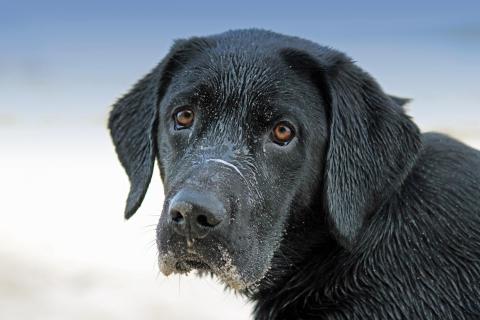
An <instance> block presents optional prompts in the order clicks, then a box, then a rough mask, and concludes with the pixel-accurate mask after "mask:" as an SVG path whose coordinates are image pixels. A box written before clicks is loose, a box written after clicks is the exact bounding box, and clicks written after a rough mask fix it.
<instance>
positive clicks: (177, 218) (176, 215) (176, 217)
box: [170, 210, 185, 224]
mask: <svg viewBox="0 0 480 320" xmlns="http://www.w3.org/2000/svg"><path fill="white" fill-rule="evenodd" d="M170 216H171V217H172V221H173V222H175V223H178V224H180V223H183V222H184V220H185V218H184V216H183V214H182V213H181V212H180V211H178V210H171V211H170Z"/></svg>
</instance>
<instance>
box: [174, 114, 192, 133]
mask: <svg viewBox="0 0 480 320" xmlns="http://www.w3.org/2000/svg"><path fill="white" fill-rule="evenodd" d="M194 118H195V114H194V113H193V111H192V110H191V109H182V110H180V111H178V112H177V113H175V115H174V116H173V119H174V120H175V130H181V129H186V128H189V127H191V126H192V124H193V120H194Z"/></svg>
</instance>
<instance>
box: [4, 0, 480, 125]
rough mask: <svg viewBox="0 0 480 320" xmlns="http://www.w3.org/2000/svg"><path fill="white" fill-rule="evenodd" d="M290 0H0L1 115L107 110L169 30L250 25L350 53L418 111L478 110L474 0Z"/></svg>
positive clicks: (83, 115)
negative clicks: (456, 104) (408, 99)
mask: <svg viewBox="0 0 480 320" xmlns="http://www.w3.org/2000/svg"><path fill="white" fill-rule="evenodd" d="M285 3H287V2H285ZM285 3H282V2H280V1H276V2H273V1H241V2H240V1H236V2H232V1H230V2H227V1H169V2H162V1H156V2H153V1H152V2H141V1H139V2H135V3H133V2H130V3H124V2H120V1H102V2H100V1H98V2H97V1H95V2H94V1H76V2H71V1H35V2H33V1H10V2H3V1H2V2H0V39H1V42H0V43H1V50H0V117H2V116H3V117H4V118H5V117H6V118H13V119H15V121H20V122H21V121H27V120H28V121H37V120H39V119H40V120H42V119H48V120H49V121H50V120H52V119H56V118H65V119H68V120H72V121H73V120H75V121H77V120H78V121H83V120H82V119H84V120H85V119H86V120H85V121H90V120H88V119H93V118H102V117H104V115H105V113H106V110H108V106H109V105H110V104H111V103H112V102H113V101H114V100H115V98H116V97H118V96H119V95H121V94H122V93H124V92H125V91H126V90H127V89H128V88H129V87H130V85H131V84H132V83H134V82H135V81H136V80H137V79H138V78H139V77H140V76H141V75H142V74H144V73H145V72H147V71H148V70H149V69H150V68H151V67H153V66H154V65H155V64H156V63H157V62H158V61H159V60H160V59H161V57H162V56H163V55H164V54H165V53H166V51H167V50H168V48H169V46H170V45H171V43H172V41H173V39H176V38H181V37H188V36H192V35H207V34H211V33H218V32H222V31H225V30H228V29H235V28H246V27H260V28H266V29H271V30H274V31H278V32H281V33H286V34H293V35H298V36H302V37H305V38H309V39H311V40H314V41H317V42H319V43H322V44H325V45H329V46H333V47H335V48H337V49H340V50H341V51H345V52H347V53H348V54H349V55H350V56H351V57H353V58H354V60H356V61H358V64H359V65H360V66H362V67H363V68H364V69H366V70H367V71H369V72H370V73H371V74H372V75H374V76H375V77H376V78H377V79H378V80H379V82H380V83H381V84H382V85H383V87H384V88H385V89H386V90H388V91H389V92H392V93H395V94H398V95H403V96H409V97H413V98H414V99H415V103H414V104H413V106H412V108H415V112H414V113H416V114H417V115H418V116H420V117H425V116H426V115H428V114H431V112H432V111H434V110H435V111H436V112H437V113H439V114H440V116H441V115H442V114H444V115H445V116H447V115H448V114H449V112H448V109H447V107H448V105H450V104H451V103H455V101H457V100H456V99H461V101H463V102H462V106H461V107H460V106H455V108H464V110H465V112H464V114H465V113H466V114H468V112H478V111H475V110H476V109H478V108H476V107H477V106H478V104H479V103H478V101H480V96H479V93H478V91H479V90H478V89H477V88H478V83H479V82H480V81H479V79H478V78H479V74H480V67H479V63H478V57H480V1H456V2H454V1H450V2H449V3H447V2H443V1H422V2H417V1H411V0H406V1H401V2H400V1H396V2H388V1H295V2H288V3H287V4H285ZM417 104H418V106H417ZM462 110H463V109H462ZM477 114H478V113H477ZM40 120H39V121H40ZM465 120H468V119H465ZM42 121H43V120H42ZM0 123H1V121H0Z"/></svg>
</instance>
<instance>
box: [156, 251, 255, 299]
mask: <svg viewBox="0 0 480 320" xmlns="http://www.w3.org/2000/svg"><path fill="white" fill-rule="evenodd" d="M159 268H160V271H161V272H162V273H163V274H164V275H165V276H169V275H171V274H189V273H191V272H195V273H196V274H197V275H198V276H205V275H211V276H215V277H217V278H218V279H219V280H220V281H221V282H222V283H223V284H225V285H226V286H227V287H228V288H229V289H232V290H234V291H236V292H238V293H246V292H249V291H252V290H254V288H255V287H256V286H257V283H258V282H259V281H260V279H258V278H257V279H246V278H245V277H244V276H243V275H242V272H241V271H240V270H239V268H238V267H237V266H235V265H234V264H233V263H232V259H231V258H230V257H229V256H225V257H223V258H222V259H221V260H218V261H217V262H212V261H210V260H209V259H206V258H203V257H201V256H199V255H197V254H188V255H184V256H181V257H176V256H175V255H174V254H173V253H172V252H169V253H167V254H164V255H162V254H161V255H160V257H159Z"/></svg>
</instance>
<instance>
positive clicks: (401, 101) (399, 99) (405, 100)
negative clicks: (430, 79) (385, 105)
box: [388, 95, 412, 107]
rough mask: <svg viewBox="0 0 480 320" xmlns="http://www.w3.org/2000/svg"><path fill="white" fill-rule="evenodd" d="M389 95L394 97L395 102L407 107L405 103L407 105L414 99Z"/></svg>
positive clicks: (391, 97)
mask: <svg viewBox="0 0 480 320" xmlns="http://www.w3.org/2000/svg"><path fill="white" fill-rule="evenodd" d="M388 97H389V98H390V99H392V100H393V102H395V103H396V104H397V105H398V106H400V107H405V105H407V104H408V103H410V102H411V101H412V99H409V98H402V97H397V96H392V95H389V96H388Z"/></svg>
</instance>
